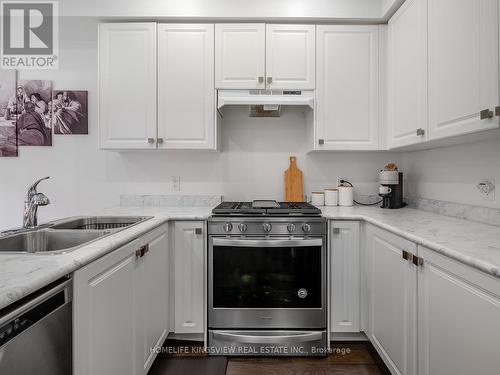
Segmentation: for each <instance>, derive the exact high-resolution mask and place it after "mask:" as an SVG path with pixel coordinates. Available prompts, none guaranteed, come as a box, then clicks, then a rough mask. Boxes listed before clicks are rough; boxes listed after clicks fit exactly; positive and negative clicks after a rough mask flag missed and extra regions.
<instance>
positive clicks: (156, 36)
mask: <svg viewBox="0 0 500 375" xmlns="http://www.w3.org/2000/svg"><path fill="white" fill-rule="evenodd" d="M99 30H100V32H99V135H100V138H99V139H100V147H101V148H103V149H118V150H128V149H152V150H156V149H206V150H214V149H216V146H217V145H216V139H217V138H216V134H215V133H216V130H217V126H216V122H217V121H216V120H217V119H216V114H215V86H214V25H213V24H211V25H205V24H193V25H186V24H160V25H158V30H157V25H156V23H111V24H101V25H99ZM157 120H158V122H157Z"/></svg>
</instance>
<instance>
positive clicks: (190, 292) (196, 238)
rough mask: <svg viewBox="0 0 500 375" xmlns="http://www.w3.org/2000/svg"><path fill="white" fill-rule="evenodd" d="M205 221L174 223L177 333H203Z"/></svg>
mask: <svg viewBox="0 0 500 375" xmlns="http://www.w3.org/2000/svg"><path fill="white" fill-rule="evenodd" d="M204 233H205V225H204V222H202V221H177V222H175V224H174V258H175V260H174V265H175V271H174V280H175V281H174V290H175V291H174V299H175V319H174V321H175V333H204V331H205V310H206V307H205V289H206V283H205V279H206V272H205V267H206V265H205V264H206V262H205V254H206V240H205V235H204Z"/></svg>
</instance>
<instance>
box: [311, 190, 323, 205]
mask: <svg viewBox="0 0 500 375" xmlns="http://www.w3.org/2000/svg"><path fill="white" fill-rule="evenodd" d="M311 204H312V205H313V206H324V205H325V193H323V192H322V191H319V192H312V193H311Z"/></svg>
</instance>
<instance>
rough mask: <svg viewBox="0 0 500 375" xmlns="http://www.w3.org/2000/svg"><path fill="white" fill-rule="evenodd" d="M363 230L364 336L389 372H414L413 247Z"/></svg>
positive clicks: (371, 229) (374, 230)
mask: <svg viewBox="0 0 500 375" xmlns="http://www.w3.org/2000/svg"><path fill="white" fill-rule="evenodd" d="M366 233H367V240H366V246H367V248H366V250H367V251H366V254H367V274H368V283H367V287H368V296H369V297H368V298H369V303H368V309H369V312H368V320H369V321H368V325H369V329H368V337H369V339H370V341H371V342H372V344H373V346H374V347H375V348H376V349H377V351H378V352H379V354H380V355H381V357H382V358H383V359H384V362H385V363H386V365H387V367H388V368H389V369H390V370H391V372H392V373H393V374H407V375H413V374H417V357H416V349H417V332H416V329H417V315H416V312H417V310H416V309H417V268H416V267H415V266H414V265H413V263H411V259H410V258H411V254H416V250H417V246H416V245H415V244H414V243H412V242H409V241H407V240H405V239H403V238H401V237H398V236H395V235H393V234H391V233H388V232H386V231H383V230H380V229H378V228H375V227H371V226H370V227H368V228H367V232H366ZM405 258H407V259H405Z"/></svg>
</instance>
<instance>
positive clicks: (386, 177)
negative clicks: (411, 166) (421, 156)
mask: <svg viewBox="0 0 500 375" xmlns="http://www.w3.org/2000/svg"><path fill="white" fill-rule="evenodd" d="M379 183H380V189H379V195H380V196H381V197H382V206H380V207H381V208H389V209H396V208H403V207H405V206H406V203H405V202H403V172H399V171H398V170H382V171H380V173H379Z"/></svg>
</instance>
